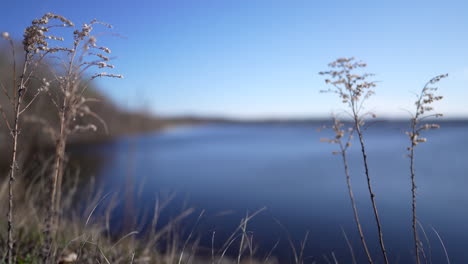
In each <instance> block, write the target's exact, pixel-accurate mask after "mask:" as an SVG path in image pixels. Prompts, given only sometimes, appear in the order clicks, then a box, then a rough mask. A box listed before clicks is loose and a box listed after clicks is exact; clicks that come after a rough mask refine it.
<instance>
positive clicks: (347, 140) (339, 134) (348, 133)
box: [320, 117, 374, 264]
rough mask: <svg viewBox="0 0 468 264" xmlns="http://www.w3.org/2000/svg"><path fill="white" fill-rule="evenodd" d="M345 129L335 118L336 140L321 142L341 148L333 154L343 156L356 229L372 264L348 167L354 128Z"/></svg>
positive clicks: (323, 140)
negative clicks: (348, 155)
mask: <svg viewBox="0 0 468 264" xmlns="http://www.w3.org/2000/svg"><path fill="white" fill-rule="evenodd" d="M343 127H344V124H343V123H342V122H341V121H340V120H338V119H337V118H336V117H333V125H332V127H331V128H332V129H333V131H334V132H335V138H333V139H329V138H322V139H320V141H322V142H328V143H333V144H337V145H338V146H339V151H334V152H333V154H334V155H341V158H342V162H343V166H344V174H345V177H346V185H347V187H348V194H349V200H350V201H351V207H352V208H353V214H354V221H355V222H356V228H357V230H358V232H359V238H360V240H361V244H362V247H363V248H364V251H365V253H366V256H367V260H368V261H369V263H371V264H372V263H374V261H373V260H372V256H371V254H370V252H369V249H368V247H367V243H366V239H365V236H364V232H363V231H362V225H361V221H360V220H359V214H358V210H357V205H356V201H355V199H354V192H353V188H352V185H351V176H350V173H349V166H348V158H347V150H348V148H349V147H350V146H351V140H352V139H353V132H354V129H353V128H352V127H349V128H348V129H346V130H345V129H343ZM343 139H344V142H343ZM343 232H344V230H343ZM353 257H354V256H353ZM353 259H354V258H353Z"/></svg>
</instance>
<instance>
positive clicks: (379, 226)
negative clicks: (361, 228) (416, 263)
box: [354, 115, 388, 264]
mask: <svg viewBox="0 0 468 264" xmlns="http://www.w3.org/2000/svg"><path fill="white" fill-rule="evenodd" d="M354 125H355V128H356V133H357V134H358V137H359V144H360V145H361V153H362V159H363V163H364V170H365V174H366V179H367V188H368V190H369V194H370V198H371V202H372V209H373V211H374V216H375V222H376V224H377V231H378V233H379V244H380V249H381V251H382V255H383V258H384V261H385V263H387V264H388V257H387V251H386V249H385V244H384V241H383V232H382V224H381V222H380V217H379V212H378V210H377V205H376V202H375V193H374V191H373V189H372V184H371V178H370V176H369V167H368V163H367V152H366V148H365V144H364V139H363V136H362V131H361V126H360V125H359V119H358V117H357V116H356V115H355V116H354Z"/></svg>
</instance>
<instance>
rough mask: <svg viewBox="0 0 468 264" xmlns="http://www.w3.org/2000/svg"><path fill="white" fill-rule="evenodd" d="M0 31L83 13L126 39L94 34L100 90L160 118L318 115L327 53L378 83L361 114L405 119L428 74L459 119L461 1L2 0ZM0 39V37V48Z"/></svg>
mask: <svg viewBox="0 0 468 264" xmlns="http://www.w3.org/2000/svg"><path fill="white" fill-rule="evenodd" d="M0 5H1V6H0V8H1V9H2V15H1V16H0V31H9V32H10V33H11V34H12V35H13V36H14V37H17V38H19V37H20V36H21V34H22V29H23V28H24V27H26V26H27V25H28V23H30V21H31V20H32V19H33V18H37V17H41V16H42V14H43V13H46V12H53V13H58V14H61V15H63V16H66V17H68V18H70V19H71V20H72V21H74V22H75V23H76V24H81V23H84V22H87V21H89V20H91V19H93V18H97V19H98V20H101V21H104V22H108V23H111V24H113V25H114V29H113V31H114V32H115V33H119V34H121V35H123V36H125V37H126V38H125V39H123V38H116V37H113V38H105V39H104V40H103V42H102V44H107V46H109V47H110V48H111V49H112V50H113V55H114V56H116V60H115V61H114V64H115V65H116V66H117V71H118V73H122V74H124V75H125V79H123V80H100V81H99V83H98V85H99V88H100V89H101V90H102V91H104V92H105V93H106V94H108V95H109V96H110V97H111V98H112V99H113V100H114V101H115V102H116V103H118V104H120V105H121V106H122V107H129V108H144V109H146V110H150V111H153V112H155V113H159V114H164V115H178V114H196V115H217V116H233V117H243V118H257V117H311V116H328V115H329V114H330V113H331V111H340V110H341V109H342V107H343V106H341V105H340V101H339V100H338V98H336V97H335V96H333V95H331V94H320V93H319V90H321V89H323V88H325V84H324V82H323V78H322V77H321V76H319V75H318V74H317V73H318V72H319V71H322V70H326V69H327V64H328V63H329V62H331V61H333V60H334V59H336V58H338V57H349V56H354V57H356V58H359V59H361V60H363V61H365V62H367V63H368V65H369V66H368V71H369V72H373V73H376V74H377V75H376V80H379V81H380V83H379V85H378V87H377V88H376V95H375V96H374V97H373V98H372V99H371V100H370V101H369V104H368V109H369V110H373V111H374V112H376V113H377V114H379V115H380V116H387V117H388V116H390V117H394V116H402V115H406V113H405V111H404V110H403V109H408V108H412V102H413V101H414V95H413V93H414V92H416V91H419V90H420V89H421V87H422V85H423V84H424V83H425V82H426V81H427V80H428V79H430V78H431V77H432V76H434V75H436V74H442V73H449V79H447V80H444V81H442V82H441V84H440V85H439V87H440V92H441V94H442V95H444V96H445V98H444V100H443V101H442V102H440V103H438V104H437V105H436V107H437V109H438V110H439V111H440V112H443V113H445V114H446V115H448V116H468V15H467V14H468V1H432V0H425V1H409V0H407V1H399V0H392V1H383V0H374V1H350V0H343V1H313V0H308V1H299V0H298V1H293V0H291V1H286V0H284V1H280V0H277V1H275V0H192V1H188V0H187V1H181V0H166V1H158V0H143V1H137V0H135V1H109V0H99V1H90V0H82V1H66V0H60V1H59V0H45V1H44V0H42V1H37V0H29V1H25V0H5V1H2V3H1V4H0ZM2 45H4V43H3V44H2Z"/></svg>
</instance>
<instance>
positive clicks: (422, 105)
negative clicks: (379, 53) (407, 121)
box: [406, 74, 448, 264]
mask: <svg viewBox="0 0 468 264" xmlns="http://www.w3.org/2000/svg"><path fill="white" fill-rule="evenodd" d="M447 76H448V75H447V74H443V75H438V76H436V77H434V78H432V79H431V80H429V81H428V82H427V83H426V84H425V85H424V87H423V89H422V90H421V92H420V93H419V94H418V95H417V100H416V102H415V106H416V109H415V112H414V113H413V114H412V116H411V127H410V131H409V132H406V134H407V135H408V137H409V140H410V146H409V147H408V148H407V150H408V151H409V154H408V157H409V158H410V174H411V194H412V199H411V201H412V203H411V204H412V214H413V217H412V228H413V239H414V251H415V258H416V263H417V264H420V263H421V260H420V257H419V253H420V251H421V252H422V248H420V241H419V237H418V229H417V222H418V220H417V214H416V173H415V169H414V154H415V152H414V150H415V147H416V146H417V145H418V144H419V143H424V142H426V141H427V139H426V138H423V137H420V135H421V132H423V131H425V130H429V129H438V128H440V126H439V125H438V124H428V123H426V124H421V122H423V121H424V119H426V118H429V117H436V118H437V117H440V116H442V114H438V113H437V114H428V113H429V112H432V111H433V110H434V109H433V107H431V106H430V105H431V104H432V103H434V102H436V101H439V100H442V98H443V97H442V96H436V95H435V94H434V92H436V91H437V87H430V86H431V85H434V84H436V83H438V82H439V81H440V80H441V79H443V78H446V77H447Z"/></svg>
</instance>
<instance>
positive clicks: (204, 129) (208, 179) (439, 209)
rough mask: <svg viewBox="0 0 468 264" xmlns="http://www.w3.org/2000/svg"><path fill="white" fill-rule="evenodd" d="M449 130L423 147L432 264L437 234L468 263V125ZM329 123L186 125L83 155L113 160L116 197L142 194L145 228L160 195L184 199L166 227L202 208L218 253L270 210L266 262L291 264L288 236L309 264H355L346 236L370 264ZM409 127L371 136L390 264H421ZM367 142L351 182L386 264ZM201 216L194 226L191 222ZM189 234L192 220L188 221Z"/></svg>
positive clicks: (261, 230)
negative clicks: (334, 262)
mask: <svg viewBox="0 0 468 264" xmlns="http://www.w3.org/2000/svg"><path fill="white" fill-rule="evenodd" d="M440 124H441V129H439V130H434V131H429V132H427V133H426V137H427V138H428V142H427V143H424V144H420V145H418V147H417V148H416V161H415V162H416V163H415V164H416V165H415V166H416V181H417V186H418V189H417V193H418V198H417V199H418V218H419V221H420V222H421V224H422V226H423V227H424V229H425V232H426V234H427V237H428V240H429V244H428V243H427V241H426V239H425V237H424V236H423V234H422V233H421V232H420V237H421V240H422V242H423V244H424V246H425V247H426V255H427V256H428V258H429V255H431V258H432V262H433V263H445V262H446V261H445V255H444V253H443V248H442V246H441V243H440V242H439V240H438V238H437V235H436V234H435V232H434V231H433V229H432V228H434V229H435V230H437V232H438V233H439V235H440V237H441V238H442V239H443V242H444V244H445V246H446V248H447V251H448V255H449V257H450V260H451V261H452V263H467V262H468V256H467V255H466V254H465V251H466V245H467V244H468V224H467V223H468V193H467V187H468V177H467V176H468V137H467V135H468V123H467V122H442V123H440ZM320 125H321V124H320V123H310V124H218V125H202V126H193V127H180V128H175V129H172V130H168V131H163V132H159V133H154V134H145V135H140V136H129V137H123V138H119V139H118V140H115V141H113V142H110V143H105V144H101V145H98V146H94V147H91V148H87V149H86V150H85V151H84V152H85V153H86V155H91V156H96V157H97V156H99V157H104V158H103V160H104V161H103V164H102V165H101V166H100V168H99V170H98V172H97V179H98V181H97V182H98V184H99V186H102V188H104V189H105V190H106V191H107V192H112V191H115V192H122V190H124V189H126V187H127V189H128V187H129V186H133V187H134V188H133V190H134V191H133V192H132V195H131V196H132V206H131V208H132V210H134V211H133V213H136V214H137V215H140V216H141V222H142V223H143V224H145V223H144V222H148V220H145V219H147V218H145V217H143V216H145V215H147V214H146V213H144V212H148V211H150V212H151V210H153V209H152V208H153V207H154V201H155V199H156V197H163V196H164V195H168V194H169V193H171V192H175V193H176V198H175V199H174V200H173V202H172V203H171V206H169V208H168V210H167V213H166V214H165V215H164V217H163V221H168V220H169V219H170V218H171V217H173V216H174V215H175V214H177V212H178V211H179V210H181V208H182V207H183V206H185V207H193V208H195V209H196V210H197V212H198V213H199V212H200V211H201V210H205V214H204V216H203V217H202V219H201V221H200V224H199V225H198V227H197V230H198V231H199V234H200V235H201V245H202V246H205V247H207V248H209V247H210V246H211V238H212V233H213V231H216V234H217V236H216V239H219V241H218V242H216V243H215V244H216V245H220V244H222V243H223V242H224V240H223V239H225V238H226V236H227V235H228V234H229V233H230V232H232V231H233V229H234V228H235V226H236V225H238V224H239V222H240V220H241V218H243V217H244V216H245V215H246V213H247V212H250V213H253V212H255V211H256V210H258V209H260V208H263V207H266V210H265V211H263V212H262V213H260V214H259V215H258V216H256V217H255V218H253V219H252V221H251V222H250V223H249V226H248V230H249V231H251V232H253V235H254V239H255V242H256V243H257V244H258V245H259V254H260V256H262V254H266V253H268V252H269V250H270V249H271V248H272V247H273V246H274V244H275V243H276V242H277V241H278V240H279V241H280V243H279V244H278V246H277V247H276V249H275V251H274V255H276V256H278V257H279V258H280V260H281V261H282V263H288V262H292V254H291V250H290V248H289V244H288V241H287V238H288V236H289V235H290V237H291V240H292V241H294V243H296V244H297V245H299V243H300V241H301V240H302V239H303V237H304V236H305V234H306V232H309V237H308V242H307V244H306V247H305V256H307V258H306V260H307V261H306V263H311V262H313V261H314V260H317V261H318V262H319V263H327V262H326V261H325V257H324V256H327V258H328V259H332V254H334V255H335V256H336V258H337V259H338V261H339V262H340V263H351V256H350V251H349V248H348V246H347V243H346V240H345V237H344V234H343V231H342V230H344V231H345V233H346V235H347V237H348V238H349V241H350V243H351V245H352V246H353V248H354V252H355V254H356V257H357V258H358V262H359V263H361V262H362V263H365V260H366V258H365V255H364V253H363V250H362V249H361V244H360V240H359V236H358V234H357V231H356V228H355V223H354V218H353V215H352V210H351V206H350V201H349V196H348V192H347V187H346V182H345V177H344V174H343V165H342V163H341V158H340V156H336V155H332V151H334V150H335V149H336V146H334V145H331V144H328V143H321V142H320V140H319V139H320V138H322V137H327V136H328V137H330V136H332V135H331V133H330V131H321V132H318V131H316V129H317V128H318V127H319V126H320ZM406 126H407V124H405V123H402V122H381V123H376V124H374V125H372V126H370V127H369V128H368V129H367V130H366V131H365V135H364V136H365V142H366V144H367V150H368V156H369V157H368V158H369V165H370V174H371V177H372V180H373V186H374V190H375V193H376V201H377V207H378V210H379V213H380V217H381V220H382V226H383V234H384V241H385V243H386V247H387V250H388V252H389V258H390V260H391V262H392V263H411V262H413V261H412V258H413V240H412V229H411V191H410V187H411V185H410V175H409V159H408V158H407V157H406V155H407V151H406V147H407V145H408V138H407V136H406V135H405V134H404V131H405V130H406V128H405V127H406ZM357 143H358V142H354V144H353V146H352V147H351V149H350V150H349V153H348V154H349V162H350V171H351V177H352V184H353V188H354V193H355V196H356V199H357V203H358V209H359V213H360V216H361V221H362V224H363V226H364V232H365V234H366V238H367V242H368V245H369V248H370V250H371V252H372V255H373V256H374V258H375V260H377V262H380V263H381V262H382V261H381V259H380V248H379V245H378V240H377V239H378V238H377V233H376V226H375V223H374V222H373V213H372V211H371V204H370V202H369V194H368V192H367V185H366V181H365V176H364V174H363V166H362V162H361V160H362V157H361V153H360V150H359V149H360V148H359V146H358V144H357ZM122 197H125V196H124V194H123V193H122ZM127 208H128V206H127ZM125 213H128V212H127V211H125V209H124V206H122V207H121V208H120V209H119V208H117V213H116V214H115V215H114V225H115V226H116V227H118V226H119V224H118V223H117V222H119V219H122V218H123V215H124V214H125ZM198 213H195V214H194V216H193V217H192V218H191V222H192V223H194V222H195V221H194V220H195V219H196V217H197V214H198ZM279 223H280V224H279ZM146 224H147V223H146ZM120 226H121V224H120ZM189 226H190V221H188V222H187V223H186V227H187V228H191V227H189ZM429 247H430V249H431V250H430V252H429Z"/></svg>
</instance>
